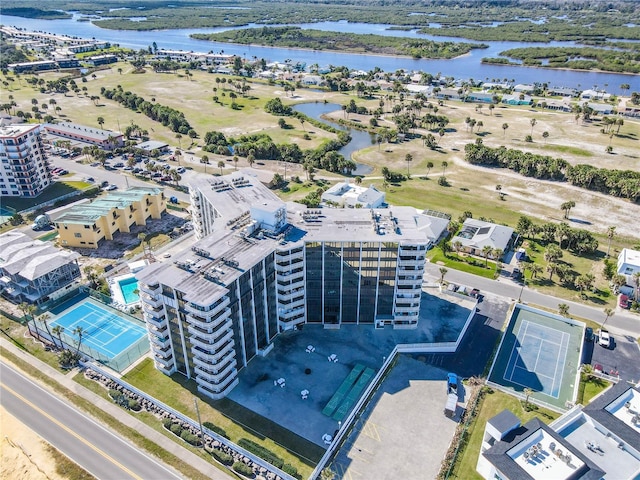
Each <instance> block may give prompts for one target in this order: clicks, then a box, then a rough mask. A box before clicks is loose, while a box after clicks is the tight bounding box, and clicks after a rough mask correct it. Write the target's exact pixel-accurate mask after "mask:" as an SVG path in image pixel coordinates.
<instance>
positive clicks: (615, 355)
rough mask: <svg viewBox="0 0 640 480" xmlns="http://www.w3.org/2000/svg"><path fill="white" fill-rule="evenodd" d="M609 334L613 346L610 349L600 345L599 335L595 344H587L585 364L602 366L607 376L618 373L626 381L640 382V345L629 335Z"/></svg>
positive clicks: (584, 356)
mask: <svg viewBox="0 0 640 480" xmlns="http://www.w3.org/2000/svg"><path fill="white" fill-rule="evenodd" d="M609 333H610V334H611V346H610V347H609V348H608V349H607V348H604V347H601V346H600V345H598V337H597V335H596V338H595V341H594V342H585V346H584V350H583V351H584V355H583V363H590V364H591V365H594V366H595V365H596V364H598V365H601V366H602V371H603V372H604V373H607V374H611V373H615V372H618V375H619V376H620V378H621V379H623V380H626V381H630V382H634V383H635V382H638V381H640V345H638V342H637V341H636V339H635V338H634V337H631V336H629V335H617V334H616V333H613V332H609Z"/></svg>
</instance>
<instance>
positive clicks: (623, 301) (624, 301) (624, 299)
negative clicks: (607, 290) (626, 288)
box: [618, 293, 629, 308]
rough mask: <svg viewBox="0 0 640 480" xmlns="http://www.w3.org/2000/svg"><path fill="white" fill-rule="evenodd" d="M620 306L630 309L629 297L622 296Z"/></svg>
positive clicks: (619, 300) (619, 301)
mask: <svg viewBox="0 0 640 480" xmlns="http://www.w3.org/2000/svg"><path fill="white" fill-rule="evenodd" d="M618 305H620V308H629V297H628V296H627V295H625V294H624V293H622V294H620V298H619V299H618Z"/></svg>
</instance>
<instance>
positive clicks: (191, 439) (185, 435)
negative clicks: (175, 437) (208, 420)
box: [180, 429, 200, 445]
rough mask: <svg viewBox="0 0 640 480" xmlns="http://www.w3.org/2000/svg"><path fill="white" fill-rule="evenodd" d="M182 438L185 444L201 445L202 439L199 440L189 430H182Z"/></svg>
mask: <svg viewBox="0 0 640 480" xmlns="http://www.w3.org/2000/svg"><path fill="white" fill-rule="evenodd" d="M180 438H181V439H183V440H184V441H185V442H187V443H190V444H191V445H199V444H200V439H199V438H198V436H197V435H194V434H193V433H191V432H190V431H189V430H187V429H184V430H182V432H181V433H180Z"/></svg>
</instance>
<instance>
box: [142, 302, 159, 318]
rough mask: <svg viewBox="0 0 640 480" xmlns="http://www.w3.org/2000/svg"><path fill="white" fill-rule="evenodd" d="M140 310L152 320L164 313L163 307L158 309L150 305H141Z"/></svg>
mask: <svg viewBox="0 0 640 480" xmlns="http://www.w3.org/2000/svg"><path fill="white" fill-rule="evenodd" d="M142 310H144V313H146V314H147V315H149V316H150V317H153V318H160V317H163V316H164V313H165V312H164V306H161V307H159V308H154V307H152V306H150V305H147V304H146V303H143V304H142Z"/></svg>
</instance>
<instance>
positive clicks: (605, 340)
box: [598, 328, 611, 348]
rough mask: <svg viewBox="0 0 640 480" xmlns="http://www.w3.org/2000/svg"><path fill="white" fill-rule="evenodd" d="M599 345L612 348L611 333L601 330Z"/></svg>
mask: <svg viewBox="0 0 640 480" xmlns="http://www.w3.org/2000/svg"><path fill="white" fill-rule="evenodd" d="M598 345H600V346H601V347H604V348H609V347H610V346H611V336H610V335H609V332H608V331H607V330H605V329H604V328H603V329H601V330H600V335H599V336H598Z"/></svg>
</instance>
